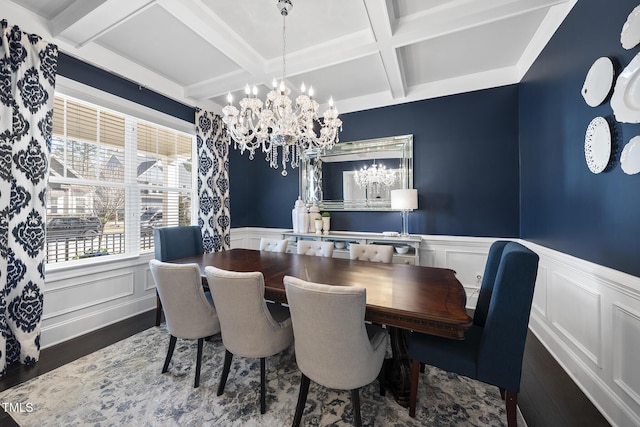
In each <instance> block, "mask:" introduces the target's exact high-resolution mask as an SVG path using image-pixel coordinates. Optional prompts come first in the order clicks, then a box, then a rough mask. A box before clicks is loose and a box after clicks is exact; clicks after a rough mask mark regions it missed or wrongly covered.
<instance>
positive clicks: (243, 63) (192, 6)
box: [157, 0, 266, 75]
mask: <svg viewBox="0 0 640 427" xmlns="http://www.w3.org/2000/svg"><path fill="white" fill-rule="evenodd" d="M157 1H158V4H159V5H160V6H162V8H164V9H165V10H166V11H167V12H169V13H171V14H172V15H173V16H174V17H175V18H176V19H178V20H180V21H181V22H182V23H183V24H185V25H186V26H187V27H189V28H190V29H191V30H193V31H194V32H195V33H197V34H198V35H199V36H200V37H202V39H203V40H205V41H206V42H207V43H209V44H210V45H211V46H213V47H214V48H215V49H217V50H219V51H220V52H222V53H223V54H224V55H225V56H226V57H228V58H229V59H230V60H231V61H233V62H235V63H236V64H238V67H240V68H242V69H244V70H246V71H247V72H248V73H250V74H253V75H261V74H264V72H265V68H266V60H265V58H264V57H263V56H262V55H261V54H260V53H259V52H257V51H256V50H254V49H253V48H252V47H251V46H250V45H249V44H248V43H246V42H245V41H244V39H242V37H240V36H239V35H238V34H237V33H236V32H235V31H233V29H232V28H231V27H230V26H229V25H227V23H226V22H224V21H223V20H222V19H221V18H220V17H219V16H218V15H216V14H215V13H213V12H212V11H211V9H210V8H208V7H207V6H205V5H204V4H203V3H202V0H181V1H176V0H157Z"/></svg>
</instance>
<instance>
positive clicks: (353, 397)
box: [351, 388, 362, 427]
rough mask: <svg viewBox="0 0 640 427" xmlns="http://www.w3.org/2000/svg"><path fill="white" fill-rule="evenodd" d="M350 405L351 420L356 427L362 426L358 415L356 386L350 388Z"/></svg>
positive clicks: (358, 396) (358, 399)
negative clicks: (351, 407)
mask: <svg viewBox="0 0 640 427" xmlns="http://www.w3.org/2000/svg"><path fill="white" fill-rule="evenodd" d="M351 406H353V421H354V423H355V425H356V427H362V418H361V417H360V390H359V389H357V388H354V389H353V390H351Z"/></svg>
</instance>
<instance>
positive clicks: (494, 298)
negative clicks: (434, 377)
mask: <svg viewBox="0 0 640 427" xmlns="http://www.w3.org/2000/svg"><path fill="white" fill-rule="evenodd" d="M494 245H495V250H494V251H492V250H490V253H491V252H494V253H493V254H492V255H494V256H497V254H498V252H501V254H500V261H499V263H498V267H497V269H496V271H495V280H494V282H493V287H492V290H491V291H490V297H489V304H488V308H487V310H486V318H485V321H484V329H483V332H482V337H481V339H480V344H479V346H478V356H477V379H478V380H480V381H484V382H487V383H490V384H495V385H499V386H500V387H502V388H505V389H507V390H512V391H515V392H518V391H519V390H520V378H521V374H522V358H523V355H524V346H525V341H526V338H527V330H528V325H529V315H530V313H531V304H532V301H533V291H534V287H535V283H536V276H537V272H538V260H539V257H538V255H537V254H536V253H534V252H532V251H531V250H529V249H528V248H526V247H524V246H523V245H521V244H519V243H516V242H506V243H505V242H504V241H498V242H496V243H494ZM491 249H494V247H493V245H492V248H491ZM490 261H491V266H488V267H490V268H489V270H490V274H492V273H491V272H492V271H493V264H494V263H495V259H494V258H491V260H490ZM483 286H484V283H483ZM485 297H486V296H485ZM479 302H480V301H479Z"/></svg>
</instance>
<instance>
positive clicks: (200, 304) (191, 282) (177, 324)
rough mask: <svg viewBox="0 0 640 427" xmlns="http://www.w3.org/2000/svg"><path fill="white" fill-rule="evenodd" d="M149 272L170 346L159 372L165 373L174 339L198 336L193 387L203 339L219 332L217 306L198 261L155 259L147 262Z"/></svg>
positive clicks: (197, 380)
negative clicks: (207, 290) (206, 289)
mask: <svg viewBox="0 0 640 427" xmlns="http://www.w3.org/2000/svg"><path fill="white" fill-rule="evenodd" d="M149 267H150V269H151V275H152V276H153V280H154V281H155V283H156V289H157V291H158V295H160V300H161V301H162V303H163V307H164V312H165V317H166V320H167V330H168V331H169V336H170V338H169V349H168V351H167V357H166V359H165V361H164V366H163V368H162V373H165V372H167V370H168V369H169V363H170V362H171V357H172V356H173V350H174V349H175V347H176V341H177V338H184V339H197V340H198V353H197V358H196V373H195V381H194V385H193V386H194V387H198V386H199V385H200V366H201V364H202V349H203V345H204V339H205V338H206V337H210V336H212V335H215V334H217V333H218V332H220V322H219V321H218V315H217V313H216V309H215V307H214V306H213V304H212V303H211V301H209V300H208V299H207V297H206V296H205V294H204V289H203V288H202V276H201V275H200V267H198V264H172V263H168V262H161V261H158V260H156V259H152V260H151V261H149Z"/></svg>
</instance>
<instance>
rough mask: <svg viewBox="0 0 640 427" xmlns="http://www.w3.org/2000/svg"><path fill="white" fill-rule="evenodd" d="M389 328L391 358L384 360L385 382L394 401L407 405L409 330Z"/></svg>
mask: <svg viewBox="0 0 640 427" xmlns="http://www.w3.org/2000/svg"><path fill="white" fill-rule="evenodd" d="M388 328H389V335H390V337H391V353H392V356H393V357H392V358H391V359H387V360H385V379H386V381H385V383H386V386H387V389H388V390H389V391H391V394H392V395H393V397H394V399H395V400H396V402H397V403H398V404H399V405H400V406H403V407H405V408H408V407H409V393H410V390H411V361H410V360H409V355H408V353H407V336H408V334H409V331H407V330H406V329H401V328H394V327H388Z"/></svg>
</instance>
